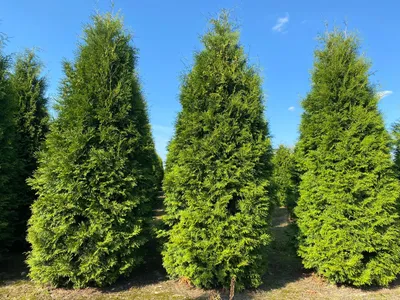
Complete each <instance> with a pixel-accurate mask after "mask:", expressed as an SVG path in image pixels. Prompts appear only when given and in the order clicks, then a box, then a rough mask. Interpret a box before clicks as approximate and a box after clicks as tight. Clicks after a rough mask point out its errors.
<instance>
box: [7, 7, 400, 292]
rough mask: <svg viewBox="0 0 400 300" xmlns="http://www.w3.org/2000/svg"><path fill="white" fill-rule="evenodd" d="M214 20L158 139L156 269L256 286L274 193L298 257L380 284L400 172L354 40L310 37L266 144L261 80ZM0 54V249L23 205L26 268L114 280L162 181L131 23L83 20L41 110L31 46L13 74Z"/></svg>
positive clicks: (394, 259)
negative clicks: (163, 141)
mask: <svg viewBox="0 0 400 300" xmlns="http://www.w3.org/2000/svg"><path fill="white" fill-rule="evenodd" d="M211 25H212V26H211V28H210V30H209V32H207V33H206V34H205V35H204V36H203V38H202V42H203V44H204V50H202V51H201V52H199V53H197V54H196V55H195V59H194V65H193V67H192V70H191V71H190V72H189V73H188V74H187V75H186V76H185V77H184V79H183V83H182V87H181V93H180V103H181V105H182V110H181V112H180V113H179V114H178V117H177V120H176V128H175V135H174V137H173V139H172V140H171V142H170V144H169V146H168V150H169V151H168V156H167V161H166V169H165V178H164V182H163V189H164V191H165V195H166V198H165V201H164V204H165V216H164V217H163V222H164V225H165V226H164V227H163V230H160V232H158V237H159V238H160V240H161V241H163V250H162V256H163V264H164V267H165V269H166V270H167V272H168V274H169V275H170V276H171V277H175V278H179V277H180V278H186V279H188V280H190V281H191V282H192V283H193V284H195V285H196V286H201V287H205V288H212V287H217V286H224V287H227V286H229V285H230V284H231V281H232V280H234V281H235V282H236V288H237V289H242V288H245V287H256V286H258V285H260V284H261V282H262V276H263V274H264V273H265V270H266V266H267V262H268V245H269V243H270V241H271V236H270V234H269V226H270V216H271V211H272V209H273V208H274V207H275V206H277V205H284V206H287V207H288V208H289V210H290V212H291V215H292V217H293V219H294V220H295V222H296V224H297V226H298V228H299V236H298V245H299V248H298V253H299V255H300V256H301V257H302V259H303V263H304V266H305V267H306V268H314V269H315V270H317V272H318V273H320V274H321V275H323V276H325V277H327V278H328V279H330V280H332V281H334V282H342V283H351V284H354V285H369V284H379V285H387V284H388V283H389V282H391V281H392V280H393V279H394V278H395V277H396V276H397V274H398V273H399V272H400V248H399V247H400V239H399V237H400V224H399V215H398V207H399V202H398V201H399V196H400V185H399V181H398V180H399V175H398V174H399V172H398V170H399V169H400V168H398V169H396V168H395V167H394V164H393V162H392V159H391V157H390V144H391V139H390V136H389V134H388V132H387V131H386V129H385V127H384V123H383V119H382V116H381V114H380V112H379V111H378V108H377V103H378V100H379V99H378V97H377V94H376V91H375V89H374V87H373V86H372V85H371V83H370V82H369V67H370V64H369V63H368V61H367V60H366V59H365V58H364V57H362V56H360V54H359V43H358V40H357V39H356V37H355V36H353V35H346V34H344V33H342V32H340V31H333V32H330V33H327V34H325V35H323V36H322V37H321V43H322V47H321V48H320V49H318V50H316V51H315V64H314V69H313V72H312V83H313V84H312V88H311V91H310V93H309V94H308V95H307V97H306V98H305V99H304V101H303V108H304V113H303V116H302V121H301V125H300V139H299V142H298V144H297V145H296V147H295V148H294V149H288V148H285V147H283V146H281V147H279V148H278V149H277V150H276V152H275V153H274V152H273V150H272V147H271V139H270V134H269V130H268V123H267V121H266V120H265V117H264V109H265V108H264V105H263V92H262V88H261V79H260V76H259V74H258V72H257V71H256V69H255V68H254V67H252V66H250V65H249V63H248V60H247V57H246V55H245V53H244V50H243V47H242V46H241V45H240V42H239V33H238V31H237V30H235V28H233V26H232V24H231V23H230V22H229V18H228V15H227V14H226V13H223V14H222V15H221V16H220V17H219V18H217V19H213V20H212V21H211ZM0 58H1V59H0V171H1V173H0V197H1V198H0V239H1V245H2V247H3V250H4V249H6V248H7V247H8V246H9V245H12V244H14V245H15V244H18V242H21V241H22V240H23V237H24V233H25V230H26V220H27V218H28V217H29V216H30V212H32V215H31V216H30V219H29V226H28V236H27V240H28V241H29V243H30V245H31V247H32V248H31V251H30V252H29V255H28V259H27V263H28V265H29V268H30V277H31V278H32V279H33V280H35V281H37V282H40V283H51V284H53V285H58V286H60V285H61V286H66V285H73V286H74V287H84V286H88V285H92V284H94V285H97V286H102V285H105V284H111V283H113V282H114V281H115V280H116V279H117V278H118V277H119V276H123V275H127V274H129V273H130V272H131V271H132V270H133V269H134V268H135V267H136V266H138V265H139V264H141V263H142V262H143V261H144V260H145V259H146V255H145V254H146V250H147V249H146V245H148V244H149V243H148V242H149V241H150V240H152V239H154V238H156V237H155V232H154V230H153V228H154V226H153V221H152V209H153V207H154V206H155V205H156V204H157V203H156V201H157V192H158V191H159V189H160V188H161V180H162V177H163V167H162V162H161V161H160V158H159V157H158V156H157V154H156V152H155V148H154V142H153V139H152V136H151V130H150V125H149V120H148V113H147V108H146V103H145V100H144V98H143V95H142V92H141V88H140V85H139V79H138V74H137V71H136V58H137V51H136V49H135V48H133V47H132V46H131V35H130V34H129V33H127V32H126V30H124V27H123V23H122V21H121V18H120V17H119V16H118V15H117V16H113V15H111V14H106V15H95V16H94V17H93V22H92V24H90V25H88V26H86V27H85V28H84V37H83V40H82V42H81V44H80V45H79V48H78V51H77V53H76V56H75V58H74V60H73V62H65V63H64V73H65V75H64V79H63V81H62V83H61V88H60V95H59V99H58V103H57V105H56V107H55V109H56V111H57V118H56V119H54V120H52V121H51V122H49V117H48V112H47V110H46V104H47V99H46V97H45V96H44V94H45V87H46V82H45V80H44V78H43V77H41V75H40V72H41V64H40V63H39V62H38V60H37V58H36V56H35V54H34V53H33V52H27V53H26V54H24V55H22V56H19V57H18V58H17V60H16V62H15V67H14V70H13V72H9V63H10V61H9V58H8V57H6V56H4V55H1V57H0ZM396 128H400V125H399V126H398V127H396ZM395 132H397V133H398V132H400V131H399V130H397V131H396V130H395ZM398 136H400V134H398ZM397 144H398V145H400V142H398V143H397ZM399 153H400V148H399V147H398V150H397V151H395V156H396V159H395V161H396V162H398V161H400V158H399ZM32 174H34V175H33V176H32ZM32 203H33V204H32ZM30 206H31V210H30V209H29V208H30Z"/></svg>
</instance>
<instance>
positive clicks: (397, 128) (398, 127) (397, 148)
mask: <svg viewBox="0 0 400 300" xmlns="http://www.w3.org/2000/svg"><path fill="white" fill-rule="evenodd" d="M392 138H393V141H392V142H393V143H392V146H393V160H394V171H395V174H396V177H397V178H398V179H400V121H397V122H395V123H394V124H393V127H392Z"/></svg>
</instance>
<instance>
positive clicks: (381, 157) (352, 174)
mask: <svg viewBox="0 0 400 300" xmlns="http://www.w3.org/2000/svg"><path fill="white" fill-rule="evenodd" d="M321 43H322V47H321V48H320V49H318V50H316V51H315V62H314V69H313V71H312V88H311V91H310V93H309V94H308V95H307V97H306V98H305V99H304V101H303V103H302V105H303V108H304V113H303V115H302V120H301V125H300V140H299V144H298V150H299V152H300V154H301V155H299V156H300V157H301V165H302V169H303V171H304V173H303V174H302V180H301V183H300V199H299V201H298V206H297V207H296V210H295V212H296V215H297V217H298V227H299V229H300V236H299V254H300V256H301V257H302V259H303V264H304V266H305V267H306V268H315V269H316V271H317V272H318V273H319V274H321V275H323V276H325V277H327V278H328V279H329V280H331V281H333V282H337V283H350V284H354V285H356V286H362V285H370V284H378V285H387V284H388V283H389V282H391V281H392V280H394V279H395V278H396V276H397V274H398V273H399V272H400V226H399V215H398V213H397V211H396V206H397V203H398V198H399V193H400V187H399V183H398V181H397V180H396V178H395V176H394V174H393V168H392V161H391V157H390V147H389V145H390V137H389V134H388V132H387V130H386V129H385V126H384V122H383V119H382V116H381V113H380V112H379V110H378V107H377V103H378V97H377V95H376V91H375V90H374V87H373V85H372V84H371V83H370V79H369V69H370V63H369V62H368V61H367V60H366V59H365V58H364V57H363V56H361V55H360V54H359V42H358V39H357V37H356V36H354V35H351V34H350V35H349V34H346V32H341V31H338V30H335V31H333V32H328V33H326V34H325V35H323V36H321Z"/></svg>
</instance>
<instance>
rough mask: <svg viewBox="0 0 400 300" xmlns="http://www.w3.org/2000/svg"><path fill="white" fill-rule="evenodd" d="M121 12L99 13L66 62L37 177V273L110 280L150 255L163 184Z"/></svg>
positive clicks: (33, 224)
mask: <svg viewBox="0 0 400 300" xmlns="http://www.w3.org/2000/svg"><path fill="white" fill-rule="evenodd" d="M130 40H131V36H130V34H128V33H126V32H125V30H124V29H123V23H122V20H121V18H119V17H118V16H117V17H115V16H113V15H111V14H106V15H104V16H101V15H96V16H94V17H93V24H91V25H88V26H86V27H85V29H84V37H83V42H82V43H81V44H80V45H79V49H78V51H77V54H76V58H75V61H74V63H68V62H65V64H64V71H65V79H64V80H63V83H62V86H61V94H60V101H59V105H58V106H57V110H58V118H57V119H56V120H55V121H54V122H52V124H51V126H50V132H49V134H48V135H47V137H46V142H45V146H44V150H43V151H41V153H40V156H39V167H38V170H37V171H36V172H35V175H34V178H33V179H32V180H31V181H30V184H31V185H32V187H33V188H34V189H35V190H36V191H37V194H38V196H39V197H38V199H37V200H36V201H35V203H34V204H33V207H32V217H31V219H30V221H29V225H30V226H29V229H28V240H29V242H30V243H31V244H32V251H31V253H30V254H29V257H28V260H27V262H28V264H29V267H30V277H31V278H32V279H33V280H35V281H37V282H41V283H51V284H54V285H73V286H74V287H83V286H87V285H92V284H93V285H97V286H103V285H106V284H111V283H112V282H114V281H115V280H116V279H117V278H118V277H119V276H121V275H126V274H128V273H129V272H130V271H131V270H132V269H133V268H134V267H136V266H137V265H138V264H140V263H141V262H142V261H143V253H142V252H143V246H144V245H145V243H146V242H147V240H148V236H149V221H150V218H151V205H152V203H154V198H155V196H156V192H157V188H156V186H157V183H158V182H157V180H158V179H157V177H156V175H155V170H156V168H157V166H156V165H155V164H157V163H158V161H157V160H156V155H155V149H154V144H153V140H152V136H151V131H150V125H149V121H148V115H147V108H146V104H145V101H144V99H143V96H142V93H141V90H140V87H139V80H138V76H137V73H136V71H135V67H136V51H135V49H134V48H132V46H131V45H130Z"/></svg>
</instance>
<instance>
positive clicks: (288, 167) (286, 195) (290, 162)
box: [272, 145, 297, 211]
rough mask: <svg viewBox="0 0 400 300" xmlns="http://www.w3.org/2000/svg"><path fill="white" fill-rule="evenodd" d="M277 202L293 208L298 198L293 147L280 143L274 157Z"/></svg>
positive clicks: (290, 208)
mask: <svg viewBox="0 0 400 300" xmlns="http://www.w3.org/2000/svg"><path fill="white" fill-rule="evenodd" d="M272 163H273V166H274V172H273V182H274V184H275V186H276V196H277V204H278V205H280V206H286V207H288V209H289V210H290V211H292V210H293V208H294V206H295V203H296V198H297V185H296V180H295V176H296V162H295V158H294V153H293V151H292V149H290V148H288V147H285V146H284V145H279V147H278V149H277V150H276V151H275V153H274V156H273V158H272Z"/></svg>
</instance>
